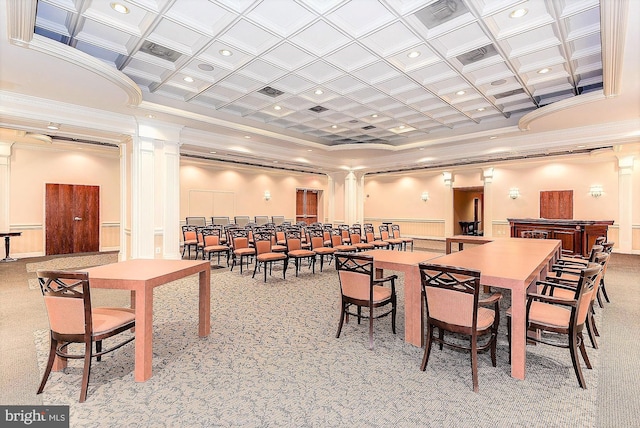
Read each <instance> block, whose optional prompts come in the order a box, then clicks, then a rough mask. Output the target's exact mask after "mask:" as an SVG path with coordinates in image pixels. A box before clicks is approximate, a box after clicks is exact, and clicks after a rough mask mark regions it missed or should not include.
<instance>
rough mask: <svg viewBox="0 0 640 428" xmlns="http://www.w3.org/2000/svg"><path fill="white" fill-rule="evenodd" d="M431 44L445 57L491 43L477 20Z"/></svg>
mask: <svg viewBox="0 0 640 428" xmlns="http://www.w3.org/2000/svg"><path fill="white" fill-rule="evenodd" d="M431 43H432V45H433V46H435V47H436V49H437V50H438V51H439V52H440V53H442V54H443V55H444V56H446V57H454V56H458V55H460V54H463V53H465V52H469V51H471V50H473V49H476V48H479V47H482V46H485V45H489V44H491V39H489V37H487V35H486V34H485V33H484V31H483V30H482V28H481V27H480V25H479V24H478V23H477V22H473V23H471V24H468V25H465V26H464V27H461V28H457V29H456V30H454V31H451V32H449V33H446V34H443V35H441V36H440V37H438V38H437V39H434V40H432V41H431Z"/></svg>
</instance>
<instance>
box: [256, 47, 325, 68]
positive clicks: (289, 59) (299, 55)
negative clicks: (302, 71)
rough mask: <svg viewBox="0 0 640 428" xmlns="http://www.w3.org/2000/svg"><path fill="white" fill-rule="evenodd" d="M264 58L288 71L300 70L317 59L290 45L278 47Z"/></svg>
mask: <svg viewBox="0 0 640 428" xmlns="http://www.w3.org/2000/svg"><path fill="white" fill-rule="evenodd" d="M263 58H264V59H266V60H267V61H269V62H271V63H273V64H275V65H277V66H278V67H281V68H284V69H285V70H288V71H293V70H295V69H297V68H300V67H302V66H303V65H305V64H308V63H310V62H311V61H313V60H314V59H315V57H313V56H311V55H309V54H308V53H306V52H304V51H303V50H301V49H298V48H297V47H295V46H293V45H292V44H290V43H283V44H281V45H279V46H277V47H276V48H274V49H272V50H271V51H269V52H267V53H266V54H264V55H263Z"/></svg>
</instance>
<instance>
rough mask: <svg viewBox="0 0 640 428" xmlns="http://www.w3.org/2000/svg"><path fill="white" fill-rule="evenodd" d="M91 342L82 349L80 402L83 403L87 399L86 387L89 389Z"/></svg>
mask: <svg viewBox="0 0 640 428" xmlns="http://www.w3.org/2000/svg"><path fill="white" fill-rule="evenodd" d="M91 347H92V344H91V342H88V343H87V344H86V345H85V350H84V368H83V370H82V388H81V389H80V402H81V403H84V402H85V400H86V399H87V389H89V375H90V374H91Z"/></svg>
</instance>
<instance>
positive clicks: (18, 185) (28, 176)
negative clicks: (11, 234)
mask: <svg viewBox="0 0 640 428" xmlns="http://www.w3.org/2000/svg"><path fill="white" fill-rule="evenodd" d="M119 171H120V160H119V151H118V150H117V149H113V150H102V151H100V152H95V151H90V150H88V151H83V150H75V151H70V150H59V149H56V147H55V145H54V146H27V145H19V144H14V145H13V147H12V153H11V182H10V190H9V192H10V196H9V198H10V201H9V204H10V208H9V222H10V225H11V229H12V230H15V231H21V232H22V236H21V237H20V238H16V239H13V240H12V242H11V251H12V253H13V254H16V255H19V254H27V255H31V256H35V255H42V254H44V236H45V232H44V223H45V219H44V214H45V208H44V202H45V200H44V199H45V194H44V193H45V184H46V183H60V184H82V185H92V186H100V226H101V233H100V235H101V242H100V245H101V249H114V248H117V247H118V246H119V238H118V236H119V223H120V176H119V174H120V172H119Z"/></svg>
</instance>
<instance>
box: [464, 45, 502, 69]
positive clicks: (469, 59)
mask: <svg viewBox="0 0 640 428" xmlns="http://www.w3.org/2000/svg"><path fill="white" fill-rule="evenodd" d="M497 54H498V52H497V51H496V48H494V47H493V45H487V46H483V47H481V48H478V49H474V50H472V51H470V52H466V53H463V54H462V55H458V56H457V57H456V58H458V61H460V62H461V63H462V65H469V64H473V63H474V62H478V61H482V60H483V59H485V58H489V57H492V56H494V55H497Z"/></svg>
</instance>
